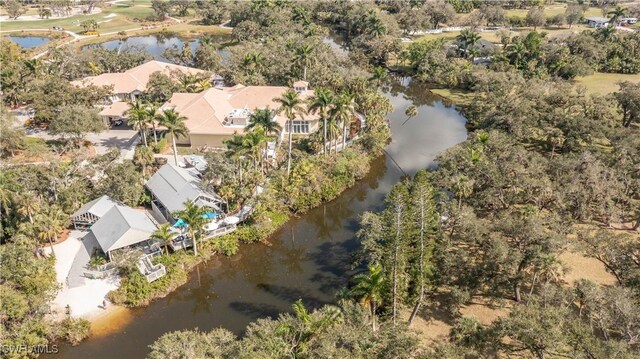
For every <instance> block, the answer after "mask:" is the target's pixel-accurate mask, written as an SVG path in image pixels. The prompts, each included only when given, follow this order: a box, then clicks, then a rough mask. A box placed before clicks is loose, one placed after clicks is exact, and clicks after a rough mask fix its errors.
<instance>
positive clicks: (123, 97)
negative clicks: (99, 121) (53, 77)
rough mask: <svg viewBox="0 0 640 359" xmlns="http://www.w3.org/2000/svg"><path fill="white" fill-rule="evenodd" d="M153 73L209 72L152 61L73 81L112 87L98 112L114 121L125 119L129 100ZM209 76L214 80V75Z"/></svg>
mask: <svg viewBox="0 0 640 359" xmlns="http://www.w3.org/2000/svg"><path fill="white" fill-rule="evenodd" d="M155 72H160V73H162V74H164V75H167V76H169V77H171V78H174V79H178V78H179V77H180V76H182V75H194V76H203V75H208V74H209V72H207V71H204V70H200V69H195V68H192V67H187V66H181V65H174V64H170V63H166V62H160V61H156V60H151V61H148V62H145V63H144V64H142V65H139V66H136V67H134V68H131V69H129V70H127V71H125V72H122V73H104V74H100V75H97V76H89V77H85V78H84V79H82V80H77V81H73V82H72V84H74V85H76V86H79V87H84V86H89V85H95V86H112V87H113V90H112V92H111V95H110V96H109V98H107V99H105V100H106V101H105V102H106V103H107V104H106V105H105V106H104V107H103V108H102V110H101V111H100V115H101V116H102V118H103V119H104V120H105V122H106V123H107V124H113V123H114V122H116V121H118V120H125V117H126V115H125V114H126V112H127V110H128V109H129V104H128V102H129V101H135V100H136V99H137V98H138V96H140V94H142V93H143V92H144V91H145V90H146V89H147V84H148V83H149V79H150V78H151V75H152V74H153V73H155ZM212 79H214V77H213V76H212ZM215 79H218V78H217V77H216V78H215ZM218 80H219V79H218ZM214 82H215V81H214Z"/></svg>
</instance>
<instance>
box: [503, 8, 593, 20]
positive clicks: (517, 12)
mask: <svg viewBox="0 0 640 359" xmlns="http://www.w3.org/2000/svg"><path fill="white" fill-rule="evenodd" d="M566 9H567V6H566V5H547V6H545V7H544V13H545V15H547V17H551V16H555V15H558V14H564V12H565V10H566ZM527 12H529V9H510V10H506V11H505V15H506V16H507V17H514V16H515V17H520V18H525V17H527ZM590 16H602V9H600V8H597V7H590V8H589V9H588V10H587V11H585V13H584V17H590Z"/></svg>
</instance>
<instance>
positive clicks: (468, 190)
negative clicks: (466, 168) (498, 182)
mask: <svg viewBox="0 0 640 359" xmlns="http://www.w3.org/2000/svg"><path fill="white" fill-rule="evenodd" d="M452 180H453V191H454V193H455V195H456V197H458V209H460V208H462V199H463V198H468V197H469V196H471V194H472V193H473V185H474V181H473V180H472V179H470V178H469V177H467V176H465V175H457V176H455V177H454V178H453V179H452Z"/></svg>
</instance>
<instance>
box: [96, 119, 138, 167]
mask: <svg viewBox="0 0 640 359" xmlns="http://www.w3.org/2000/svg"><path fill="white" fill-rule="evenodd" d="M138 137H139V136H138V131H135V130H132V129H131V128H130V127H127V126H125V125H121V126H118V127H114V128H111V129H109V130H108V131H104V132H100V133H91V134H89V135H87V140H89V141H91V142H92V143H93V145H94V147H95V148H96V152H97V153H98V154H100V155H102V154H105V153H107V152H109V150H111V149H112V148H118V149H120V152H121V153H122V156H123V157H124V158H127V159H131V158H133V150H134V149H135V147H136V145H137V144H138ZM129 152H131V153H130V154H129ZM129 155H130V156H129Z"/></svg>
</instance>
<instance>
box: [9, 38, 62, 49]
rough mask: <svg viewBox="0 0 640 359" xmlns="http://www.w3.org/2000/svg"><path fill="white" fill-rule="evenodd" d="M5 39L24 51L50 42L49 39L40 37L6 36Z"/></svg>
mask: <svg viewBox="0 0 640 359" xmlns="http://www.w3.org/2000/svg"><path fill="white" fill-rule="evenodd" d="M7 38H8V39H9V40H11V41H13V42H15V43H16V44H18V45H20V46H22V47H23V48H25V49H31V48H34V47H38V46H40V45H44V44H46V43H48V42H50V41H51V39H50V38H48V37H42V36H7Z"/></svg>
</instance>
